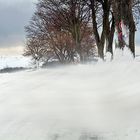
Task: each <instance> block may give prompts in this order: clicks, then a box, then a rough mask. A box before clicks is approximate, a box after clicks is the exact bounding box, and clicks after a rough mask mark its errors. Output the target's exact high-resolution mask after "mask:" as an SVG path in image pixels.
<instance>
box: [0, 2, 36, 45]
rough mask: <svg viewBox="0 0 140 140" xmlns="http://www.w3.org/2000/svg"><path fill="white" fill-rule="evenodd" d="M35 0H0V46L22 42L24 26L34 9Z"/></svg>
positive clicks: (20, 43)
mask: <svg viewBox="0 0 140 140" xmlns="http://www.w3.org/2000/svg"><path fill="white" fill-rule="evenodd" d="M33 2H35V0H34V1H33V0H18V1H17V0H12V2H10V0H7V1H6V2H4V0H3V1H2V0H1V1H0V47H5V46H15V45H16V46H17V45H23V43H24V37H25V32H24V26H25V25H27V24H28V21H29V19H30V18H31V16H32V14H33V10H34V4H33Z"/></svg>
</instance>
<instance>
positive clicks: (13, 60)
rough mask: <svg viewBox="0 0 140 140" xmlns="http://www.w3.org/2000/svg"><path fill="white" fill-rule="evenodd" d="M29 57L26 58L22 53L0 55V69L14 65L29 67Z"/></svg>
mask: <svg viewBox="0 0 140 140" xmlns="http://www.w3.org/2000/svg"><path fill="white" fill-rule="evenodd" d="M30 62H31V60H30V58H26V57H24V56H22V55H15V56H9V55H0V69H3V68H8V67H11V68H14V67H25V68H26V67H29V66H30Z"/></svg>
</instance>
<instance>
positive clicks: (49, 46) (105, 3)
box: [25, 0, 140, 63]
mask: <svg viewBox="0 0 140 140" xmlns="http://www.w3.org/2000/svg"><path fill="white" fill-rule="evenodd" d="M139 15H140V1H139V0H39V1H38V3H37V6H36V11H35V13H34V15H33V17H32V19H31V21H30V24H29V25H28V26H27V27H26V28H25V29H26V32H27V43H26V49H25V55H28V56H32V57H33V59H34V60H36V61H40V60H43V61H48V60H50V59H52V60H55V59H57V60H59V61H60V62H61V63H67V62H75V61H77V60H78V61H80V62H84V61H87V60H89V59H90V58H92V57H94V55H95V52H96V49H97V52H98V56H99V57H100V58H102V59H104V50H105V49H106V51H107V52H110V53H111V54H112V58H113V42H114V34H115V31H116V32H117V34H118V38H117V39H118V44H117V45H116V47H118V48H120V49H123V48H124V46H127V47H129V48H130V50H131V52H132V53H133V56H135V31H136V25H137V23H138V21H139ZM122 24H123V25H124V26H125V27H126V29H127V30H128V32H129V42H128V43H126V42H125V40H124V38H123V29H122V27H121V26H122Z"/></svg>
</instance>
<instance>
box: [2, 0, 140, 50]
mask: <svg viewBox="0 0 140 140" xmlns="http://www.w3.org/2000/svg"><path fill="white" fill-rule="evenodd" d="M11 1H12V2H11ZM36 1H37V0H0V47H10V46H21V45H24V41H25V32H24V26H25V25H27V24H28V21H29V19H30V18H31V16H32V14H33V11H34V7H35V5H34V3H35V2H36ZM136 44H137V45H138V46H140V29H139V30H138V31H137V33H136Z"/></svg>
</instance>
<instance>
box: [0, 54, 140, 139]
mask: <svg viewBox="0 0 140 140" xmlns="http://www.w3.org/2000/svg"><path fill="white" fill-rule="evenodd" d="M119 57H120V56H119ZM115 58H116V59H115V60H114V61H112V62H106V63H104V62H99V63H97V64H94V65H92V64H88V65H75V66H67V67H59V68H55V69H40V70H37V71H31V70H30V71H22V72H18V73H12V74H0V140H97V139H98V140H100V139H101V140H140V62H139V61H138V60H132V58H131V57H130V56H128V55H125V53H124V54H123V56H122V58H121V59H118V58H117V57H115ZM127 58H129V59H128V60H127ZM130 58H131V60H130ZM97 137H98V138H97Z"/></svg>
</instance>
